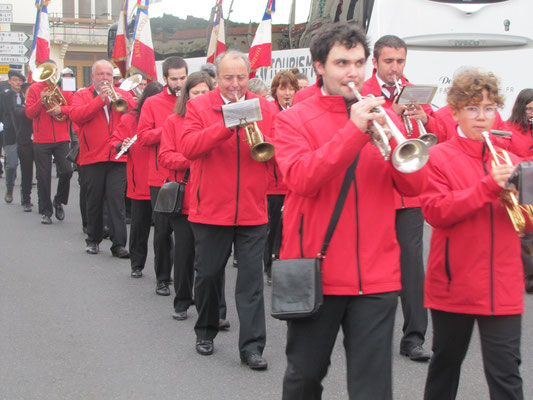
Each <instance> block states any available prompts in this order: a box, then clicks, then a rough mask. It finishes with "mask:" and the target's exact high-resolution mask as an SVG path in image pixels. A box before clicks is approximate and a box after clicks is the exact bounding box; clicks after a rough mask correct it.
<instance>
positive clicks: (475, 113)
mask: <svg viewBox="0 0 533 400" xmlns="http://www.w3.org/2000/svg"><path fill="white" fill-rule="evenodd" d="M463 110H464V111H465V113H466V117H467V118H471V119H474V118H477V117H479V113H480V110H481V107H475V106H468V107H464V108H463ZM496 111H498V107H495V106H487V107H483V115H484V116H485V118H489V119H491V118H494V117H495V116H496Z"/></svg>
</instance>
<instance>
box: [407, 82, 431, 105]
mask: <svg viewBox="0 0 533 400" xmlns="http://www.w3.org/2000/svg"><path fill="white" fill-rule="evenodd" d="M435 93H437V86H433V85H407V86H404V87H403V88H402V91H401V92H400V95H399V96H398V104H403V105H405V104H411V103H415V102H416V103H418V104H431V101H432V100H433V97H434V96H435Z"/></svg>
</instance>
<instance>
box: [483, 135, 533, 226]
mask: <svg viewBox="0 0 533 400" xmlns="http://www.w3.org/2000/svg"><path fill="white" fill-rule="evenodd" d="M482 135H483V138H484V139H485V143H487V146H488V148H489V150H490V153H491V154H492V165H493V166H495V165H502V161H503V162H505V163H506V164H508V165H513V163H512V161H511V158H510V157H509V153H508V152H507V151H505V150H500V151H499V152H497V151H496V149H495V148H494V146H493V145H492V142H491V141H490V135H489V133H488V132H487V131H485V132H483V133H482ZM500 199H501V201H502V204H503V206H504V207H505V209H506V210H507V214H509V218H510V219H511V223H512V224H513V227H514V229H515V231H516V233H518V235H519V236H523V235H524V229H525V227H526V219H525V217H524V214H523V213H522V211H524V212H525V213H526V214H527V216H528V218H529V221H530V223H533V206H531V205H524V206H521V205H520V204H519V203H518V199H517V198H516V195H515V193H514V192H513V191H512V190H504V191H503V192H502V196H501V197H500Z"/></svg>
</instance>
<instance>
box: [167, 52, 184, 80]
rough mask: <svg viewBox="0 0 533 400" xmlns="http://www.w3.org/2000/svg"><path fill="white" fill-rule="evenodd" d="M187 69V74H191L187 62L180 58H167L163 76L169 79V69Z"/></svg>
mask: <svg viewBox="0 0 533 400" xmlns="http://www.w3.org/2000/svg"><path fill="white" fill-rule="evenodd" d="M180 68H185V72H187V73H188V72H189V67H188V66H187V63H186V62H185V60H184V59H183V58H181V57H178V56H172V57H168V58H165V61H163V76H164V77H165V78H168V70H169V69H180Z"/></svg>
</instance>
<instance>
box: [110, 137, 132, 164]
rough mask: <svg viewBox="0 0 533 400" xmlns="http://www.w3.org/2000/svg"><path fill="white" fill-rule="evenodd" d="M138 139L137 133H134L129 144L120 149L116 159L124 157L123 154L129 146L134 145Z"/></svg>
mask: <svg viewBox="0 0 533 400" xmlns="http://www.w3.org/2000/svg"><path fill="white" fill-rule="evenodd" d="M136 141H137V135H136V134H135V135H133V137H132V138H131V139H130V141H129V142H128V144H127V145H126V146H124V147H122V149H120V151H119V152H118V153H117V155H116V157H115V160H118V159H119V158H120V157H122V155H123V154H124V153H125V152H127V151H128V150H129V148H130V147H131V146H132V145H133V143H135V142H136Z"/></svg>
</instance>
